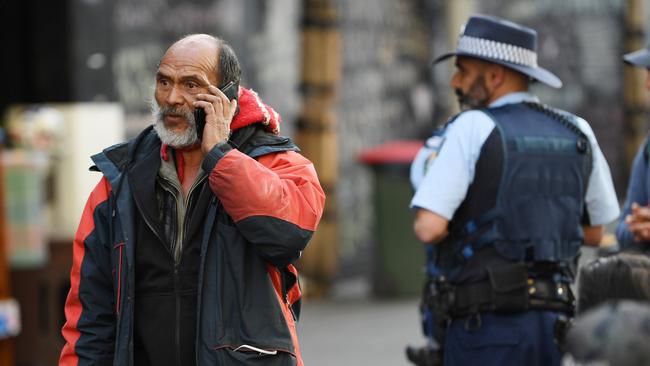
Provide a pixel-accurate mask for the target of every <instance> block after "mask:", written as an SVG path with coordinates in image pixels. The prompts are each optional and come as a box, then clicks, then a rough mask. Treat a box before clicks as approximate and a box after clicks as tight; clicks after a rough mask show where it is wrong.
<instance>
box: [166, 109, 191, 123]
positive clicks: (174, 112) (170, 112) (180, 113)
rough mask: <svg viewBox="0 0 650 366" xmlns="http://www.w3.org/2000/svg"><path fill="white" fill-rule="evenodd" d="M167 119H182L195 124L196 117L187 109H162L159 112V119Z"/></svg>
mask: <svg viewBox="0 0 650 366" xmlns="http://www.w3.org/2000/svg"><path fill="white" fill-rule="evenodd" d="M165 117H181V118H184V119H185V120H186V121H187V122H188V123H190V124H193V123H194V115H193V114H192V112H191V111H189V110H186V109H185V108H176V107H167V106H164V107H160V110H159V112H158V118H159V119H160V120H163V119H164V118H165Z"/></svg>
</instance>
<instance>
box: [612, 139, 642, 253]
mask: <svg viewBox="0 0 650 366" xmlns="http://www.w3.org/2000/svg"><path fill="white" fill-rule="evenodd" d="M649 138H650V136H649V137H647V138H646V141H645V142H644V143H643V144H641V147H640V148H639V151H638V152H637V154H636V156H635V157H634V162H633V163H632V174H631V176H630V183H629V185H628V187H627V196H626V198H625V205H624V206H623V212H622V213H621V218H620V220H619V222H618V226H617V227H616V239H618V245H619V246H620V248H621V249H624V250H626V249H632V250H645V251H648V252H650V242H647V241H646V242H637V241H635V240H634V235H633V234H632V232H631V231H630V230H629V229H628V226H627V223H626V222H625V217H626V216H627V215H629V214H630V213H631V212H632V203H633V202H636V203H638V204H639V205H641V206H647V205H648V204H650V176H648V174H650V170H649V169H648V160H649V155H650V154H649V152H650V148H649V147H648V142H649Z"/></svg>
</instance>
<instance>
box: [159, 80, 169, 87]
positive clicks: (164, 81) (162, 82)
mask: <svg viewBox="0 0 650 366" xmlns="http://www.w3.org/2000/svg"><path fill="white" fill-rule="evenodd" d="M158 84H160V85H161V86H168V85H169V81H167V80H165V79H159V80H158Z"/></svg>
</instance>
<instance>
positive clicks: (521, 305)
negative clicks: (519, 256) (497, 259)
mask: <svg viewBox="0 0 650 366" xmlns="http://www.w3.org/2000/svg"><path fill="white" fill-rule="evenodd" d="M487 272H488V277H489V279H490V285H491V287H492V304H493V306H494V311H496V312H504V313H512V312H518V311H524V310H526V309H527V308H528V288H527V287H528V286H527V281H528V271H527V269H526V263H524V262H515V263H510V264H506V265H500V266H495V267H487Z"/></svg>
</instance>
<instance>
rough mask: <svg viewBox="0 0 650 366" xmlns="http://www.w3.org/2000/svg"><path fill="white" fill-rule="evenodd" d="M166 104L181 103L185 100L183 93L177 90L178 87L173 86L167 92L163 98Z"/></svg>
mask: <svg viewBox="0 0 650 366" xmlns="http://www.w3.org/2000/svg"><path fill="white" fill-rule="evenodd" d="M165 101H166V102H167V105H181V104H183V103H184V102H185V98H184V96H183V93H181V92H180V91H179V90H178V87H176V86H173V87H172V88H171V90H170V91H169V93H167V98H165Z"/></svg>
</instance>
